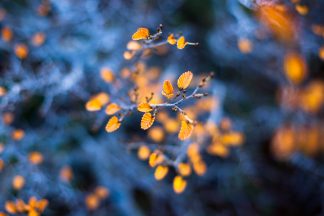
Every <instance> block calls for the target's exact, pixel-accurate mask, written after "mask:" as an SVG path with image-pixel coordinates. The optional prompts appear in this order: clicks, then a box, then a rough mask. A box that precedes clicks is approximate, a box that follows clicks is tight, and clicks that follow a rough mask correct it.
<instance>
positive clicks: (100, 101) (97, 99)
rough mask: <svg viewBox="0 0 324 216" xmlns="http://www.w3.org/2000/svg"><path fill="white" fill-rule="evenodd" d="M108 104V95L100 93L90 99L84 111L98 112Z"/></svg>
mask: <svg viewBox="0 0 324 216" xmlns="http://www.w3.org/2000/svg"><path fill="white" fill-rule="evenodd" d="M108 102H109V95H108V94H106V93H104V92H101V93H98V94H96V95H94V96H92V97H91V98H90V100H89V101H88V102H87V103H86V109H87V110H88V111H91V112H92V111H98V110H100V109H101V108H102V106H103V105H105V104H106V103H108Z"/></svg>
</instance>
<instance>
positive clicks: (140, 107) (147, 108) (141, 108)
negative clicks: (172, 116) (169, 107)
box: [137, 103, 153, 112]
mask: <svg viewBox="0 0 324 216" xmlns="http://www.w3.org/2000/svg"><path fill="white" fill-rule="evenodd" d="M137 110H138V111H140V112H150V111H152V110H153V108H152V107H151V106H150V104H148V103H141V104H139V105H138V107H137Z"/></svg>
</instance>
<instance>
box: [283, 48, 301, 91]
mask: <svg viewBox="0 0 324 216" xmlns="http://www.w3.org/2000/svg"><path fill="white" fill-rule="evenodd" d="M284 71H285V74H286V76H287V78H288V79H289V80H290V81H291V82H292V83H293V84H295V85H298V84H300V83H301V82H302V81H303V80H304V79H305V76H306V72H307V71H306V63H305V60H304V58H303V57H302V56H301V55H300V54H298V53H294V52H292V53H288V54H287V55H286V56H285V59H284Z"/></svg>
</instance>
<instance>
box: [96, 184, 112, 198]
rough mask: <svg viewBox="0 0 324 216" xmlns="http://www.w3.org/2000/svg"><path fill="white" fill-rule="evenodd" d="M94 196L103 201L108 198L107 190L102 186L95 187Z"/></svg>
mask: <svg viewBox="0 0 324 216" xmlns="http://www.w3.org/2000/svg"><path fill="white" fill-rule="evenodd" d="M94 194H95V195H96V196H97V197H99V198H100V199H105V198H107V197H108V196H109V190H108V189H107V188H106V187H104V186H98V187H96V189H95V191H94Z"/></svg>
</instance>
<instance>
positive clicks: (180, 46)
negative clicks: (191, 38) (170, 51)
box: [177, 36, 188, 49]
mask: <svg viewBox="0 0 324 216" xmlns="http://www.w3.org/2000/svg"><path fill="white" fill-rule="evenodd" d="M187 44H188V43H187V41H186V39H185V37H184V36H181V37H180V38H179V39H178V41H177V48H178V49H183V48H185V46H186V45H187Z"/></svg>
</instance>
